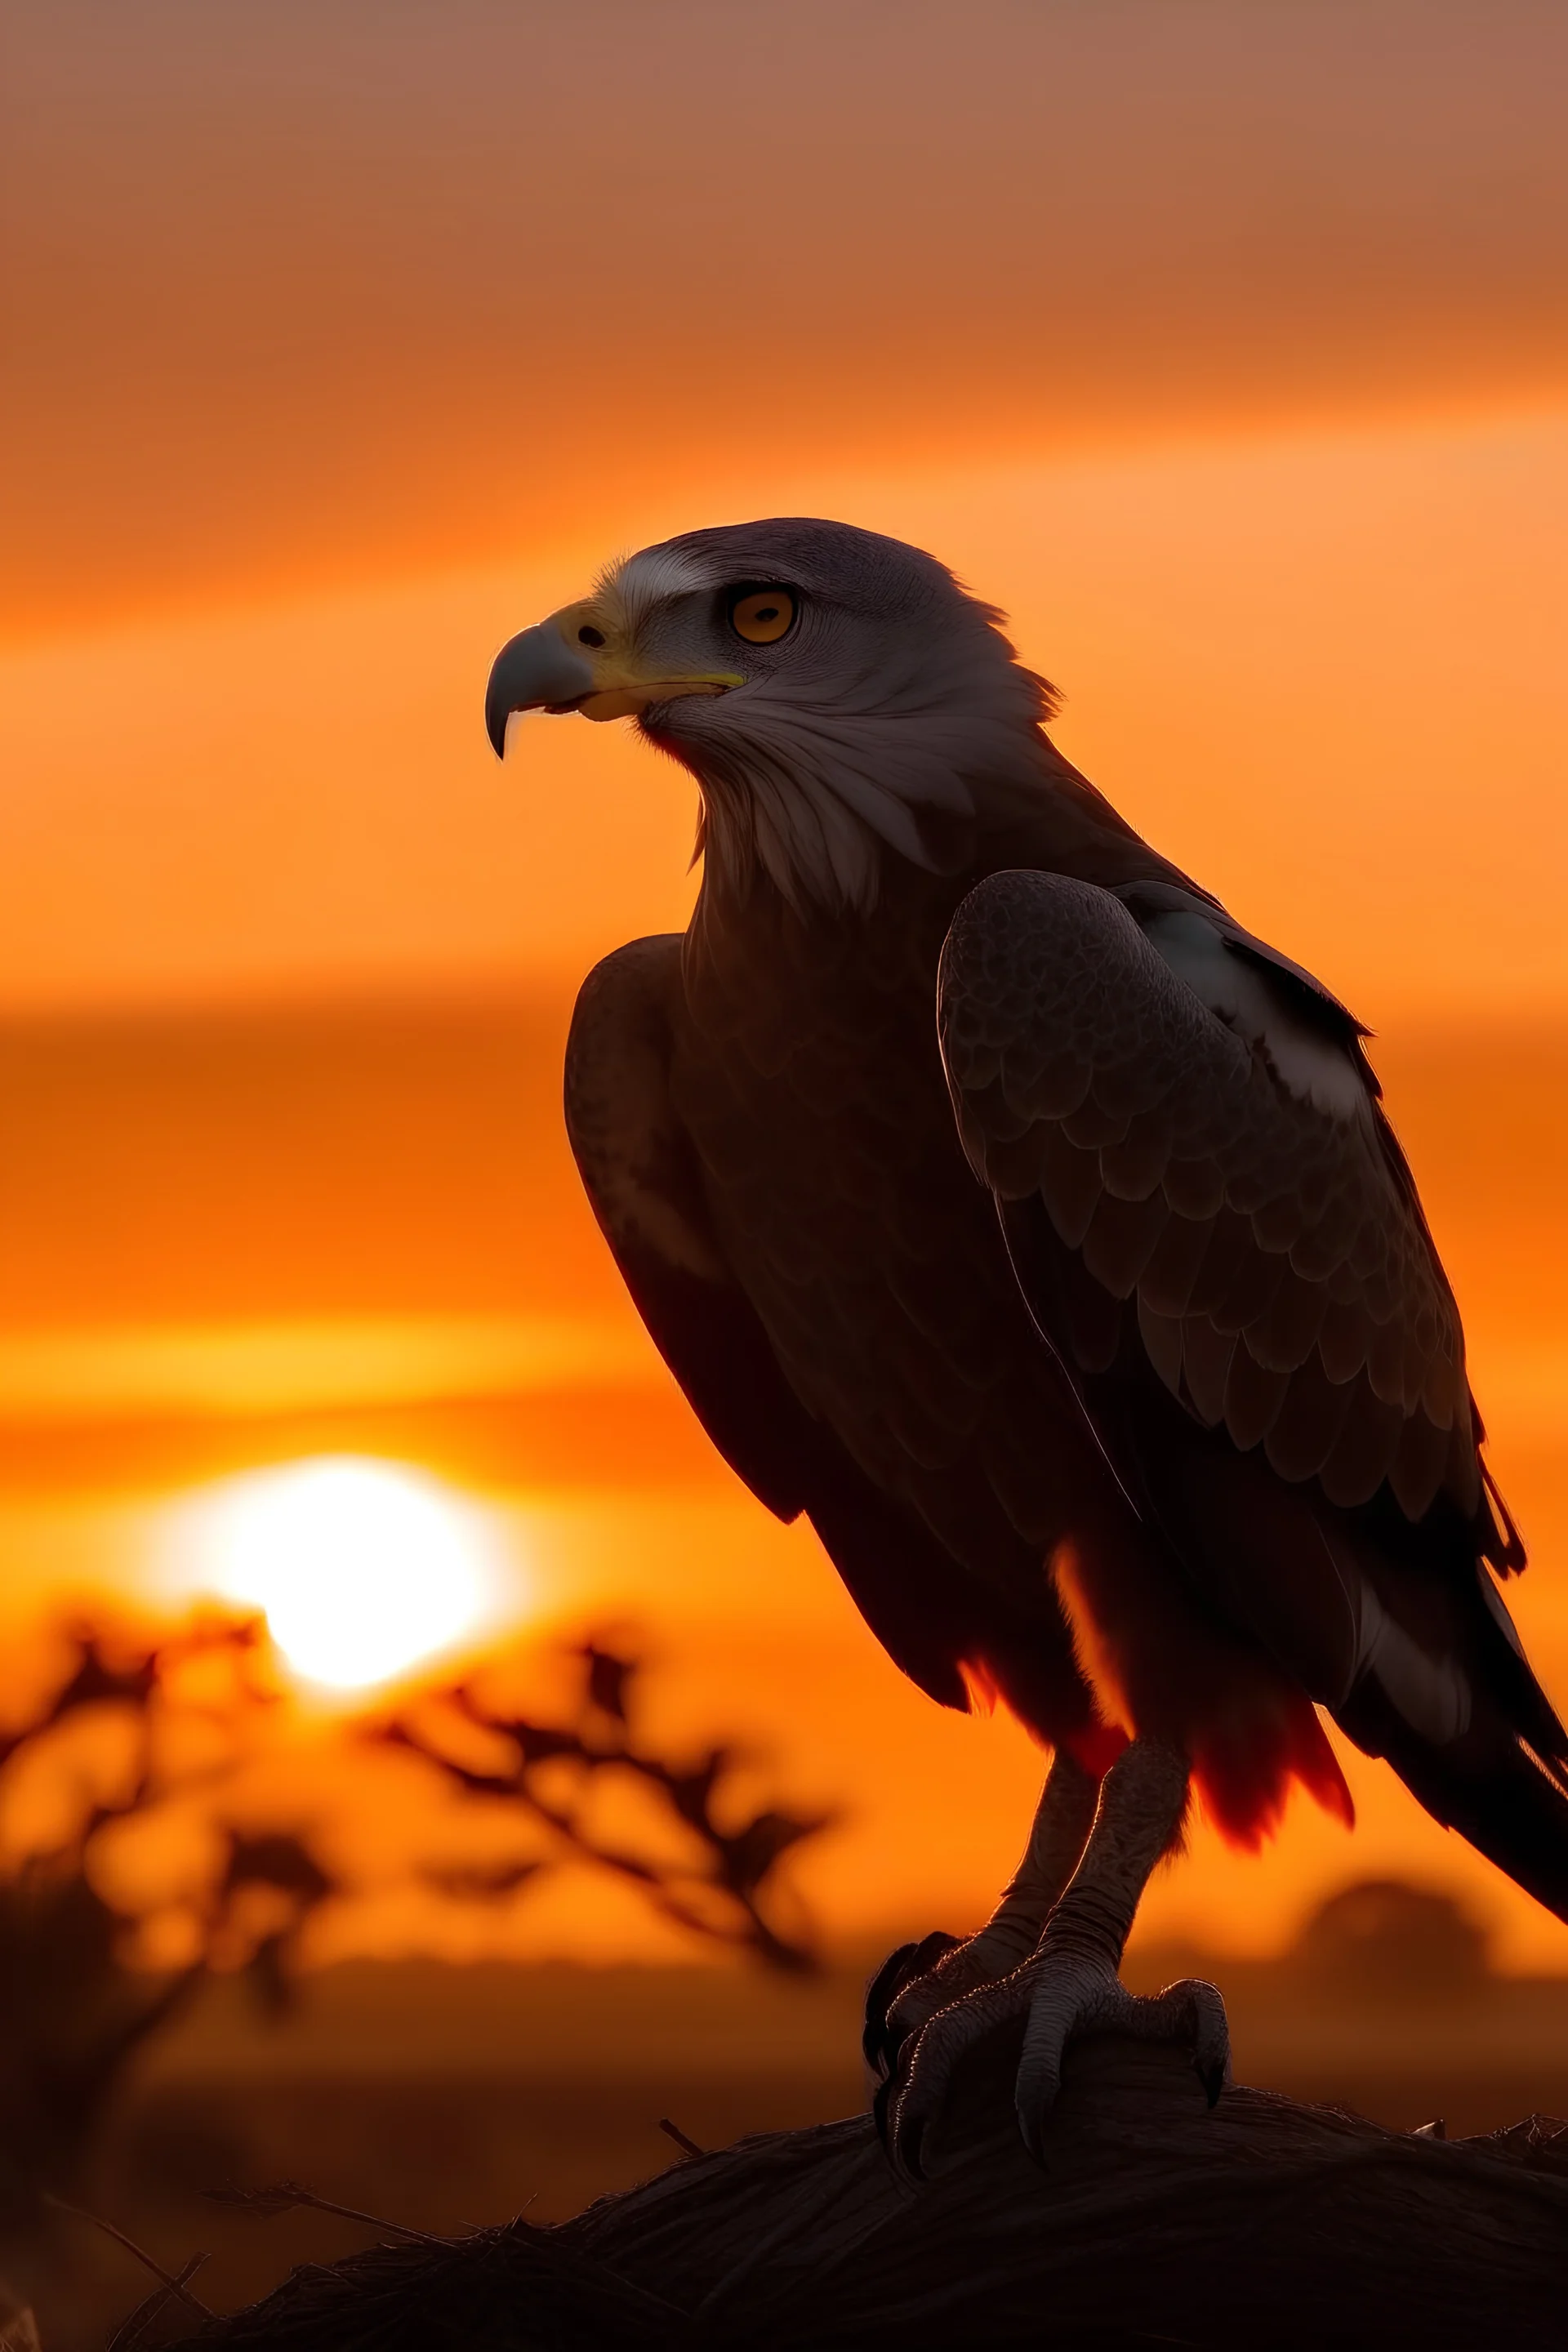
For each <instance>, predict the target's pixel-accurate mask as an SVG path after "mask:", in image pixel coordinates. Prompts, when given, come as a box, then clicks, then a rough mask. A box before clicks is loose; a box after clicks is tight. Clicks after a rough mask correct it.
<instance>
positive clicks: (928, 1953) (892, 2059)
mask: <svg viewBox="0 0 1568 2352" xmlns="http://www.w3.org/2000/svg"><path fill="white" fill-rule="evenodd" d="M961 1941H962V1938H961V1937H957V1936H950V1935H948V1934H946V1933H945V1932H944V1930H943V1929H942V1928H940V1927H938V1928H934V1929H933V1930H932V1932H931V1934H930V1935H929V1936H922V1937H921V1939H920V1941H919V1943H918V1944H900V1946H899V1948H898V1949H897V1951H894V1952H889V1955H888V1957H887V1958H886V1959H885V1960H884V1961H883V1962H882V1965H881V1967H880V1968H879V1969H878V1970H877V1973H876V1975H875V1976H874V1977H873V1978H872V1979H871V1981H870V1983H869V1984H868V1986H867V1988H866V2019H865V2023H864V2025H863V2026H862V2028H861V2032H860V2048H861V2050H862V2052H863V2053H865V2059H866V2063H867V2065H868V2066H869V2067H870V2068H871V2069H872V2071H873V2073H875V2074H879V2075H880V2076H881V2077H882V2079H883V2080H884V2081H886V2080H887V2078H888V2077H889V2075H890V2074H892V2071H893V2068H894V2065H895V2064H896V2063H897V2061H898V2055H899V2052H900V2049H901V2048H902V2046H903V2043H904V2042H906V2041H907V2039H908V2038H909V2029H908V2027H907V2026H904V2027H900V2025H899V2024H898V2023H897V2021H896V2011H897V2009H898V2005H899V1999H900V1994H903V1993H906V1992H908V1990H910V1986H911V1985H914V1984H917V1983H918V1982H919V1981H920V1979H921V1978H922V1977H925V1976H929V1975H930V1974H931V1970H932V1969H934V1968H935V1967H936V1965H937V1963H938V1961H939V1960H942V1959H945V1958H946V1957H947V1955H948V1953H949V1952H955V1951H957V1949H958V1948H959V1945H960V1943H961Z"/></svg>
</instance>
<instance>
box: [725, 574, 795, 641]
mask: <svg viewBox="0 0 1568 2352" xmlns="http://www.w3.org/2000/svg"><path fill="white" fill-rule="evenodd" d="M794 625H795V598H794V597H793V596H792V595H791V594H790V592H789V590H788V589H787V588H737V589H736V590H735V592H734V593H733V595H732V596H731V599H730V626H731V628H732V629H733V630H734V632H735V635H737V636H738V637H743V638H744V639H745V641H746V643H747V644H748V645H749V646H776V645H777V643H778V641H779V639H780V638H781V637H786V636H788V635H789V633H790V630H791V629H792V628H793V626H794Z"/></svg>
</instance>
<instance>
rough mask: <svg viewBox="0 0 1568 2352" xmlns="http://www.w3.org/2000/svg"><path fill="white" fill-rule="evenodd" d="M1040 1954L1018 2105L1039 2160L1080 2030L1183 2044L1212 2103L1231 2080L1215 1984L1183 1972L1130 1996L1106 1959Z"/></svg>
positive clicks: (1031, 2149) (1225, 2020) (1226, 2027)
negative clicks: (1053, 1961)
mask: <svg viewBox="0 0 1568 2352" xmlns="http://www.w3.org/2000/svg"><path fill="white" fill-rule="evenodd" d="M1049 1957H1050V1956H1048V1955H1042V1956H1041V1962H1040V1973H1039V1977H1038V1979H1037V1983H1036V1985H1035V1988H1034V1991H1033V1995H1032V1998H1031V2000H1030V2002H1029V2021H1028V2024H1027V2026H1026V2028H1025V2032H1024V2054H1023V2057H1022V2058H1021V2060H1020V2061H1019V2064H1018V2083H1017V2092H1016V2104H1017V2110H1018V2128H1019V2130H1020V2132H1021V2133H1022V2134H1023V2138H1024V2145H1025V2147H1026V2148H1027V2149H1028V2151H1029V2153H1030V2155H1031V2156H1032V2157H1033V2158H1035V2160H1036V2162H1037V2163H1043V2162H1044V2161H1045V2158H1044V2153H1043V2148H1044V2137H1045V2127H1046V2125H1047V2122H1048V2120H1049V2118H1050V2113H1051V2109H1052V2108H1053V2107H1054V2106H1055V2105H1056V2101H1057V2094H1058V2091H1059V2090H1060V2088H1061V2069H1062V2059H1063V2056H1064V2054H1065V2053H1066V2051H1067V2048H1068V2043H1069V2042H1072V2041H1074V2040H1076V2039H1077V2037H1078V2036H1079V2034H1082V2033H1089V2032H1116V2033H1125V2034H1129V2035H1131V2037H1132V2038H1133V2039H1134V2040H1136V2041H1140V2042H1167V2041H1169V2042H1186V2043H1187V2044H1188V2046H1189V2048H1190V2049H1191V2051H1192V2053H1193V2064H1194V2067H1195V2069H1196V2071H1197V2075H1198V2079H1199V2081H1200V2082H1201V2083H1202V2084H1203V2086H1204V2091H1205V2095H1206V2096H1207V2099H1208V2103H1209V2105H1210V2106H1211V2107H1212V2106H1214V2105H1215V2104H1216V2103H1217V2101H1218V2099H1219V2095H1220V2093H1221V2091H1222V2090H1223V2089H1224V2088H1225V2085H1226V2083H1227V2082H1228V2081H1229V2079H1230V2021H1229V2020H1228V2018H1227V2017H1226V2011H1225V2001H1224V1999H1223V1997H1222V1996H1221V1993H1220V1990H1219V1988H1218V1986H1217V1985H1212V1984H1207V1983H1205V1981H1204V1979H1202V1978H1201V1977H1184V1978H1183V1979H1181V1980H1180V1981H1179V1982H1178V1983H1176V1984H1171V1985H1167V1986H1166V1987H1165V1990H1163V1992H1160V1993H1155V1994H1153V1995H1152V1997H1144V1996H1140V1995H1137V1994H1134V1993H1130V1992H1129V1991H1128V1990H1127V1988H1126V1987H1125V1985H1123V1984H1122V1982H1121V1979H1120V1978H1119V1977H1118V1976H1117V1975H1116V1974H1115V1972H1114V1970H1113V1969H1110V1967H1109V1966H1106V1965H1104V1964H1095V1963H1086V1962H1083V1961H1079V1962H1077V1963H1076V1964H1075V1963H1074V1962H1073V1961H1071V1960H1069V1959H1067V1958H1065V1956H1064V1957H1063V1958H1061V1959H1059V1960H1058V1963H1057V1965H1056V1966H1055V1967H1054V1968H1052V1967H1050V1966H1048V1965H1047V1961H1048V1959H1049Z"/></svg>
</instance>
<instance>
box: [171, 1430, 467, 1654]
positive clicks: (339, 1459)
mask: <svg viewBox="0 0 1568 2352" xmlns="http://www.w3.org/2000/svg"><path fill="white" fill-rule="evenodd" d="M181 1532H182V1541H181V1543H180V1547H179V1549H180V1551H181V1553H182V1555H183V1559H182V1562H181V1565H182V1568H183V1569H184V1576H182V1579H181V1580H182V1581H184V1580H186V1579H187V1578H188V1579H189V1581H190V1582H191V1583H192V1584H194V1585H195V1586H196V1587H198V1588H199V1589H200V1590H202V1591H206V1592H209V1593H213V1594H215V1595H216V1596H217V1597H219V1598H221V1599H223V1600H225V1601H232V1602H235V1603H237V1605H239V1606H241V1607H245V1608H252V1609H259V1610H260V1611H261V1612H262V1613H263V1614H264V1616H265V1617H266V1619H267V1622H268V1628H269V1630H270V1632H271V1634H272V1638H273V1640H274V1642H275V1643H277V1645H278V1648H279V1651H280V1652H281V1653H282V1654H283V1656H284V1657H285V1659H286V1660H287V1661H288V1663H289V1666H290V1667H291V1668H292V1669H293V1671H294V1673H295V1674H296V1675H299V1676H300V1678H301V1679H302V1680H304V1681H306V1682H309V1683H315V1684H320V1685H324V1686H325V1687H326V1688H328V1689H331V1690H341V1691H351V1690H365V1689H369V1688H370V1687H372V1686H373V1685H375V1684H378V1683H385V1682H390V1681H392V1680H394V1679H395V1677H396V1676H397V1675H404V1674H406V1673H408V1672H409V1671H410V1670H411V1669H412V1668H414V1667H416V1666H422V1665H424V1664H427V1663H429V1662H431V1661H433V1660H435V1659H437V1658H438V1657H440V1656H441V1655H442V1654H443V1653H445V1652H447V1651H450V1650H453V1649H456V1648H458V1647H459V1646H460V1645H461V1644H463V1643H465V1642H468V1641H470V1640H472V1639H473V1638H474V1637H475V1636H476V1635H477V1634H479V1633H480V1632H481V1631H482V1630H483V1629H484V1628H485V1627H486V1625H487V1624H488V1623H489V1622H490V1621H491V1620H493V1619H494V1618H495V1617H496V1615H497V1614H498V1613H499V1608H500V1599H501V1582H502V1563H501V1560H500V1545H499V1541H498V1538H497V1537H496V1535H495V1533H494V1531H493V1530H492V1528H491V1527H490V1525H489V1521H488V1519H487V1517H485V1515H484V1514H483V1513H482V1512H481V1511H479V1509H477V1508H476V1507H474V1506H473V1505H471V1504H469V1503H467V1502H465V1501H464V1500H463V1499H462V1498H461V1497H460V1496H457V1495H454V1494H453V1493H452V1492H451V1491H450V1489H449V1488H447V1487H446V1486H443V1485H442V1484H441V1482H440V1481H439V1480H438V1479H436V1478H432V1477H430V1476H429V1475H427V1474H426V1473H425V1472H423V1471H417V1470H411V1469H408V1468H405V1466H404V1465H401V1464H395V1463H390V1462H377V1461H373V1460H368V1459H363V1458H361V1457H359V1456H355V1455H352V1454H342V1455H330V1456H323V1457H321V1458H319V1459H317V1460H313V1461H308V1462H295V1463H290V1464H288V1465H285V1466H283V1467H281V1468H279V1469H275V1470H258V1471H253V1472H250V1473H247V1475H245V1476H243V1477H238V1478H231V1479H227V1480H226V1481H225V1482H224V1484H223V1485H222V1486H217V1487H215V1488H213V1489H212V1490H211V1491H210V1493H208V1494H207V1495H205V1496H203V1497H202V1498H201V1499H200V1501H199V1503H198V1504H197V1505H196V1506H195V1507H194V1510H193V1512H192V1513H191V1515H190V1516H189V1517H188V1518H187V1520H186V1523H185V1526H184V1528H183V1529H182V1531H181Z"/></svg>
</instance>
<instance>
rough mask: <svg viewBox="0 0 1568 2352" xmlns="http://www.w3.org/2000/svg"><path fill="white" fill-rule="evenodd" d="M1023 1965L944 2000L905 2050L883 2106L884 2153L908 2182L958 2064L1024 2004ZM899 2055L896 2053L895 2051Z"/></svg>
mask: <svg viewBox="0 0 1568 2352" xmlns="http://www.w3.org/2000/svg"><path fill="white" fill-rule="evenodd" d="M1027 1975H1028V1966H1026V1967H1025V1968H1022V1969H1014V1971H1013V1973H1012V1975H1011V1976H1006V1977H1001V1978H999V1979H996V1980H995V1981H994V1982H993V1983H990V1984H983V1985H981V1986H980V1987H979V1988H978V1990H975V1991H973V1992H972V1993H969V1994H967V1995H966V1996H964V1998H963V1999H962V2000H953V2001H951V2002H949V2004H948V2006H947V2007H946V2008H945V2009H939V2010H938V2011H937V2012H936V2014H935V2016H934V2017H931V2018H929V2019H928V2020H927V2021H926V2023H925V2024H924V2025H922V2026H921V2029H920V2032H918V2033H917V2034H916V2035H915V2037H914V2040H913V2042H912V2045H908V2046H909V2057H908V2061H907V2063H904V2064H902V2065H901V2066H900V2074H901V2075H902V2080H901V2082H899V2083H897V2084H895V2085H894V2086H893V2091H892V2096H891V2098H890V2101H889V2123H890V2133H889V2139H888V2143H887V2145H888V2153H889V2156H890V2157H891V2158H892V2159H893V2163H894V2165H895V2166H896V2167H897V2168H898V2169H899V2170H900V2172H904V2173H906V2174H907V2175H908V2176H909V2177H910V2179H915V2180H921V2179H924V2178H925V2172H924V2168H923V2166H922V2164H921V2144H922V2142H923V2141H924V2140H925V2138H926V2137H927V2136H928V2134H929V2132H930V2130H931V2126H933V2125H934V2124H935V2122H936V2120H937V2117H938V2116H940V2115H941V2113H942V2105H943V2104H944V2102H945V2100H946V2098H947V2094H948V2090H949V2088H950V2086H951V2084H952V2076H953V2072H954V2069H955V2068H956V2067H957V2065H958V2063H959V2061H960V2060H961V2059H962V2058H963V2057H964V2056H966V2055H967V2053H969V2052H970V2051H971V2050H973V2048H974V2046H975V2044H976V2043H977V2042H983V2041H984V2039H985V2037H986V2035H987V2034H989V2033H994V2032H995V2031H996V2029H997V2027H998V2026H1001V2025H1005V2023H1006V2021H1007V2020H1008V2019H1009V2018H1010V2017H1014V2016H1016V2014H1017V2013H1018V2011H1019V2009H1020V2007H1021V2006H1022V2005H1023V2004H1024V2002H1025V2001H1026V1999H1027V1988H1026V1984H1025V1983H1024V1981H1023V1980H1024V1979H1026V1977H1027ZM900 2054H901V2053H900Z"/></svg>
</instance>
